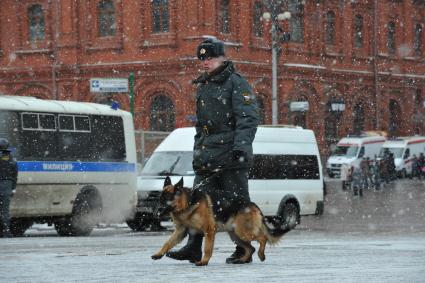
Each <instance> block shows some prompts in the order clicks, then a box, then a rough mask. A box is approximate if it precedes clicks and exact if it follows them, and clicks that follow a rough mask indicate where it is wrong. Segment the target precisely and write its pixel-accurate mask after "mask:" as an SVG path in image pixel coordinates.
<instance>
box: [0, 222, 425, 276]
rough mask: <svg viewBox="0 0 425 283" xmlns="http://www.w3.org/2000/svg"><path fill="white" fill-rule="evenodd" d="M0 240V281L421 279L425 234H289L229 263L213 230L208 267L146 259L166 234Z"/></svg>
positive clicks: (39, 234)
mask: <svg viewBox="0 0 425 283" xmlns="http://www.w3.org/2000/svg"><path fill="white" fill-rule="evenodd" d="M30 232H31V237H25V238H15V239H0V240H1V241H0V282H78V281H79V282H173V283H174V282H246V283H248V282H267V283H271V282H424V274H425V264H424V263H425V240H424V239H425V238H424V236H425V233H420V234H417V235H416V234H412V235H405V236H403V237H400V236H398V235H397V236H394V235H388V234H385V233H384V234H379V235H368V236H364V235H362V234H354V233H353V234H349V235H345V234H336V235H332V236H330V235H329V234H327V233H323V232H314V231H308V230H294V231H292V232H290V233H289V234H288V235H287V236H286V237H285V238H284V239H283V240H282V242H281V243H280V244H279V245H277V246H275V247H268V248H267V249H266V256H267V258H266V261H265V262H260V261H259V259H258V257H254V261H253V262H252V263H251V264H245V265H228V264H225V262H224V261H225V258H226V257H227V256H228V255H229V254H230V253H231V252H232V251H233V244H232V242H231V241H230V240H229V239H228V237H227V235H226V234H224V233H219V234H218V237H217V241H216V246H215V250H214V254H213V257H212V259H211V261H210V264H209V265H208V266H206V267H196V266H194V265H192V264H190V263H188V262H178V261H174V260H171V259H169V258H164V259H162V260H159V261H153V260H151V259H150V256H151V254H153V253H154V252H155V251H156V250H157V249H158V248H159V247H160V245H162V243H163V242H164V241H165V240H166V238H167V237H168V235H169V233H170V232H163V233H148V232H143V233H132V232H130V230H129V229H128V228H114V229H111V228H107V229H96V231H94V233H93V235H92V236H90V237H79V238H72V237H71V238H66V237H57V236H56V234H55V232H54V231H53V230H48V229H47V230H44V229H40V230H39V231H36V230H34V229H33V231H30Z"/></svg>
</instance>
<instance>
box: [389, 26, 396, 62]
mask: <svg viewBox="0 0 425 283" xmlns="http://www.w3.org/2000/svg"><path fill="white" fill-rule="evenodd" d="M387 48H388V52H389V53H390V54H394V53H395V51H396V47H395V23H394V22H389V23H388V34H387Z"/></svg>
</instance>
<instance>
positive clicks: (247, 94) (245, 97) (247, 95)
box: [242, 92, 252, 104]
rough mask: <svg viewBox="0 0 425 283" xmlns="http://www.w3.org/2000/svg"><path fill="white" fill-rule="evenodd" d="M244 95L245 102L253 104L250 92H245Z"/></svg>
mask: <svg viewBox="0 0 425 283" xmlns="http://www.w3.org/2000/svg"><path fill="white" fill-rule="evenodd" d="M242 96H243V101H244V102H245V104H251V102H252V98H251V94H250V93H249V92H243V93H242Z"/></svg>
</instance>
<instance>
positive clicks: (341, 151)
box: [332, 145, 359, 157]
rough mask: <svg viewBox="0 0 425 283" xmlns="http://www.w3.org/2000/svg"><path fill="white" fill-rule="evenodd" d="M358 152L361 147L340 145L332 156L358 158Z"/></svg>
mask: <svg viewBox="0 0 425 283" xmlns="http://www.w3.org/2000/svg"><path fill="white" fill-rule="evenodd" d="M358 150H359V147H358V146H356V145H351V146H342V145H338V146H337V147H336V148H335V150H334V152H333V153H332V155H337V156H347V157H356V156H357V151H358Z"/></svg>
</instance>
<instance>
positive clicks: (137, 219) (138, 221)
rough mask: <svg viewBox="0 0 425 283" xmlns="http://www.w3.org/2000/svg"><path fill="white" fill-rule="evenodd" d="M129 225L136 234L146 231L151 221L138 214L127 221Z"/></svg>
mask: <svg viewBox="0 0 425 283" xmlns="http://www.w3.org/2000/svg"><path fill="white" fill-rule="evenodd" d="M126 222H127V225H128V227H130V228H131V230H133V231H136V232H141V231H146V229H147V228H148V227H149V221H148V220H147V219H145V218H144V217H143V216H142V215H141V214H140V213H136V215H134V218H133V219H127V221H126Z"/></svg>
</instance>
